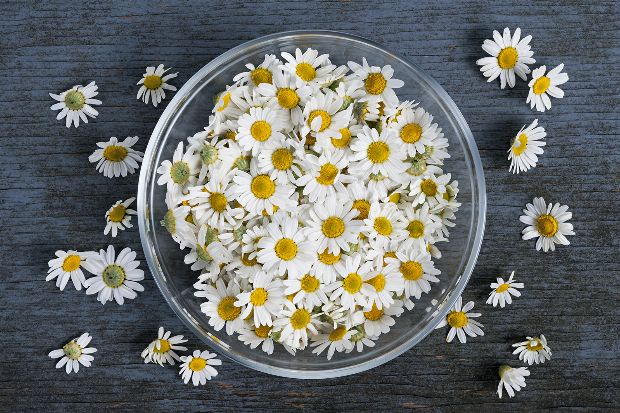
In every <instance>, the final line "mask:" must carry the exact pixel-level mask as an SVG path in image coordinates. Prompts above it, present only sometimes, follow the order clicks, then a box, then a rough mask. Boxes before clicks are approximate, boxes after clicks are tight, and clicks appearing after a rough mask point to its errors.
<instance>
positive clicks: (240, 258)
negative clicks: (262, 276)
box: [225, 253, 263, 282]
mask: <svg viewBox="0 0 620 413" xmlns="http://www.w3.org/2000/svg"><path fill="white" fill-rule="evenodd" d="M262 268H263V267H262V265H260V264H259V263H258V260H257V259H256V256H254V257H252V258H250V257H249V255H248V254H244V253H242V254H241V255H233V259H232V261H231V262H230V264H228V265H226V267H225V269H226V271H232V272H233V273H234V274H235V276H236V277H238V279H240V280H248V281H249V282H253V281H254V277H255V275H256V274H258V273H259V272H260V271H261V270H262Z"/></svg>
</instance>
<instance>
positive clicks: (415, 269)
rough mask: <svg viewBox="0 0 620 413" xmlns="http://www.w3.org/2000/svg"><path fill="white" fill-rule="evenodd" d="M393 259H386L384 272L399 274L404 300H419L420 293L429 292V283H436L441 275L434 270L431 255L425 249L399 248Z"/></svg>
mask: <svg viewBox="0 0 620 413" xmlns="http://www.w3.org/2000/svg"><path fill="white" fill-rule="evenodd" d="M395 255H396V256H395V257H386V258H384V262H385V263H386V267H385V272H386V273H393V272H396V273H398V274H400V276H401V278H402V282H403V283H404V292H405V298H409V297H415V298H416V299H420V297H421V296H422V293H428V292H429V291H430V290H431V284H430V283H437V282H439V279H438V278H437V277H436V276H437V275H439V274H440V273H441V271H439V270H438V269H436V268H435V266H434V264H433V261H432V260H431V255H430V253H428V252H427V251H426V249H423V250H419V249H417V248H400V249H399V250H398V251H396V253H395Z"/></svg>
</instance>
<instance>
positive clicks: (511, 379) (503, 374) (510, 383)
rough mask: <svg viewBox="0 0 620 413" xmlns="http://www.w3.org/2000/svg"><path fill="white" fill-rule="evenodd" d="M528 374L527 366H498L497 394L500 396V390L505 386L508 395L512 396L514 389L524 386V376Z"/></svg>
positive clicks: (518, 389)
mask: <svg viewBox="0 0 620 413" xmlns="http://www.w3.org/2000/svg"><path fill="white" fill-rule="evenodd" d="M529 375H530V371H529V370H528V368H527V367H519V368H514V367H510V366H508V365H506V364H503V365H501V366H500V367H499V379H500V380H499V385H498V386H497V395H498V396H499V398H500V399H501V398H502V392H503V390H504V388H506V393H508V396H510V397H514V395H515V391H520V390H521V389H522V388H523V387H525V378H526V377H527V376H529Z"/></svg>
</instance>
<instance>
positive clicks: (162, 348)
mask: <svg viewBox="0 0 620 413" xmlns="http://www.w3.org/2000/svg"><path fill="white" fill-rule="evenodd" d="M171 335H172V333H171V332H170V331H166V330H164V328H163V327H159V330H158V331H157V338H156V339H155V340H153V341H151V343H150V344H149V345H148V346H147V347H146V348H145V349H144V351H142V354H141V356H142V358H143V359H144V362H145V363H157V364H159V365H160V366H163V365H164V363H168V364H171V365H173V366H174V363H175V360H176V361H180V360H181V358H180V357H179V355H178V354H177V353H176V351H187V347H185V346H180V345H179V344H182V343H185V342H187V340H186V339H185V338H184V337H183V336H182V335H178V336H171Z"/></svg>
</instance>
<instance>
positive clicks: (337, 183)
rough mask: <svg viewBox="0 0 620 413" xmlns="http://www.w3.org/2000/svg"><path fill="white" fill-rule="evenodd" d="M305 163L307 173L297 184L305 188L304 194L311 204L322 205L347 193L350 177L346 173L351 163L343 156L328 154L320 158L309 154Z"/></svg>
mask: <svg viewBox="0 0 620 413" xmlns="http://www.w3.org/2000/svg"><path fill="white" fill-rule="evenodd" d="M304 162H305V164H306V168H305V169H306V170H305V173H304V175H303V176H302V177H300V178H299V179H297V181H296V182H295V184H296V185H297V186H303V187H304V189H303V194H304V195H306V196H308V199H309V200H310V202H312V203H321V202H323V201H325V200H326V199H332V198H334V197H335V196H336V194H337V193H344V192H345V187H344V184H345V183H348V182H350V177H349V176H348V175H347V174H346V173H345V171H344V169H345V168H346V167H347V165H348V163H349V162H348V160H347V158H346V157H345V156H344V155H343V154H337V153H334V152H327V153H323V154H322V155H321V156H320V157H318V158H317V157H316V156H314V155H312V154H308V155H306V158H305V159H304Z"/></svg>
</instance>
